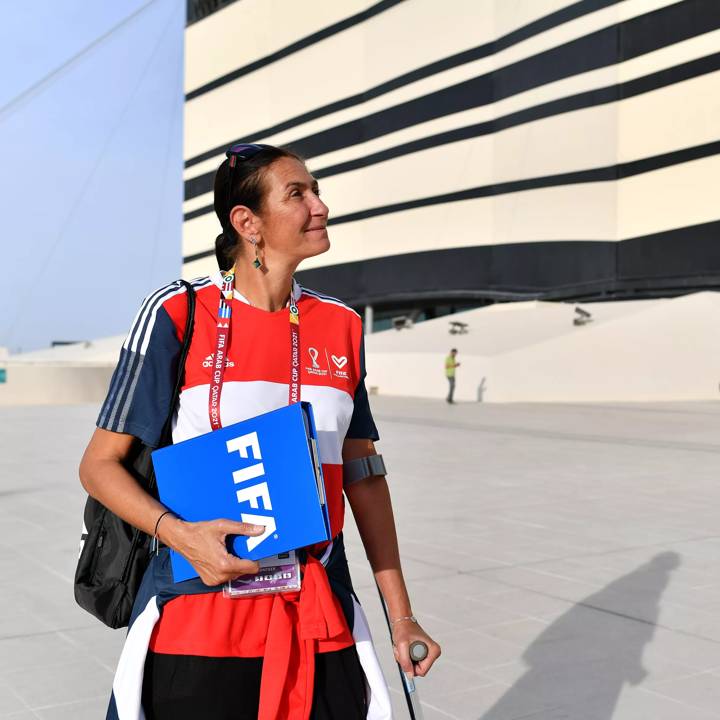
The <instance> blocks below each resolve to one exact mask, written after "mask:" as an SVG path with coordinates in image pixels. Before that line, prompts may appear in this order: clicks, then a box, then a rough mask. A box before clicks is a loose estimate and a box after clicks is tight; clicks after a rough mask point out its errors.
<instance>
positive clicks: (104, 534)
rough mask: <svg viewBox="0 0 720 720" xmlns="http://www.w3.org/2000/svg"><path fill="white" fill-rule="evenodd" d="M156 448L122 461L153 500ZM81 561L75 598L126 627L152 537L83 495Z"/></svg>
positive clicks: (181, 364)
mask: <svg viewBox="0 0 720 720" xmlns="http://www.w3.org/2000/svg"><path fill="white" fill-rule="evenodd" d="M181 282H182V284H183V285H184V286H185V290H186V291H187V302H188V313H187V321H186V323H185V335H184V337H183V346H182V351H181V353H180V359H179V361H178V369H177V378H176V380H175V389H174V391H173V396H172V402H171V403H170V412H169V414H168V417H167V419H166V420H165V424H164V425H163V430H162V433H161V435H160V445H159V447H164V446H166V445H170V444H172V419H173V415H174V413H175V406H176V405H177V402H178V398H179V396H180V388H181V387H182V383H183V377H184V374H185V359H186V358H187V354H188V350H189V349H190V342H191V340H192V332H193V321H194V319H195V291H194V290H193V288H192V286H191V285H190V283H187V282H185V281H184V280H182V281H181ZM154 449H155V448H152V447H150V446H148V445H145V444H144V443H142V442H140V441H139V440H137V441H136V442H135V443H134V444H133V446H132V449H131V451H130V454H129V455H128V457H127V458H126V459H125V461H124V463H123V464H124V465H125V468H126V469H127V470H128V472H130V474H131V475H132V476H133V477H134V478H135V480H137V482H138V483H139V484H140V486H141V487H143V488H144V489H145V490H146V491H147V492H149V493H150V494H151V495H153V496H156V490H155V472H154V470H153V465H152V460H151V458H150V453H151V452H152V451H153V450H154ZM83 520H84V528H83V530H85V529H87V530H86V531H85V532H84V533H83V535H82V537H81V539H80V557H79V559H78V565H77V569H76V571H75V600H77V602H78V605H80V607H81V608H83V610H87V611H88V612H89V613H91V614H92V615H94V616H95V617H96V618H98V620H101V621H102V622H103V623H105V625H107V626H109V627H111V628H121V627H125V626H126V625H127V624H128V622H129V621H130V613H131V612H132V607H133V603H134V602H135V597H136V595H137V592H138V589H139V588H140V583H141V581H142V578H143V575H144V574H145V570H146V569H147V566H148V564H149V563H150V553H151V544H152V538H151V537H150V536H149V535H147V534H146V533H144V532H143V531H142V530H138V529H137V528H135V527H133V526H132V525H129V524H128V523H126V522H125V521H124V520H122V519H121V518H119V517H118V516H117V515H115V514H114V513H113V512H111V511H110V510H108V509H107V508H106V507H105V506H104V505H103V504H101V503H100V502H98V501H97V500H95V498H93V497H88V499H87V502H86V503H85V512H84V514H83Z"/></svg>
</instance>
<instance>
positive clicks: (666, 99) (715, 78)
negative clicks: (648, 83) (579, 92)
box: [618, 38, 720, 189]
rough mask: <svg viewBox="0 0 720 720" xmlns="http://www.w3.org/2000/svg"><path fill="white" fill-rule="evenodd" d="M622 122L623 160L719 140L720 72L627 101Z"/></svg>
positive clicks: (621, 104) (621, 151)
mask: <svg viewBox="0 0 720 720" xmlns="http://www.w3.org/2000/svg"><path fill="white" fill-rule="evenodd" d="M719 40H720V38H719ZM718 47H720V45H718ZM619 121H620V136H619V151H618V154H619V157H620V159H621V162H627V161H628V160H637V159H639V158H645V157H652V156H653V155H660V154H661V153H666V152H671V151H672V150H680V149H682V148H686V147H692V146H694V145H702V144H704V143H709V142H714V141H716V140H719V139H720V71H718V72H714V73H711V74H709V75H704V76H702V77H698V78H694V79H692V80H686V81H685V82H681V83H676V84H675V85H669V86H668V87H665V88H661V89H659V90H655V91H653V92H651V93H646V94H644V95H638V96H636V97H634V98H628V99H627V100H623V101H622V102H621V103H619ZM719 189H720V188H719Z"/></svg>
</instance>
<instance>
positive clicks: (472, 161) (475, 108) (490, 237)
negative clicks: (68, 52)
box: [183, 0, 720, 306]
mask: <svg viewBox="0 0 720 720" xmlns="http://www.w3.org/2000/svg"><path fill="white" fill-rule="evenodd" d="M286 5H287V6H286ZM286 5H285V4H284V3H280V4H279V5H278V4H277V3H276V4H275V5H274V8H275V9H276V10H279V9H282V10H283V12H284V13H286V14H285V15H284V20H283V23H282V25H283V28H282V29H281V28H279V26H278V23H277V22H276V20H277V17H275V16H271V15H270V14H269V11H266V12H265V14H263V12H262V11H260V10H258V9H257V7H256V6H255V5H253V4H249V3H248V4H246V3H233V4H231V5H229V6H227V7H225V8H224V9H222V10H221V11H219V12H217V13H215V14H213V15H210V16H209V17H207V18H205V19H204V20H202V21H200V22H198V23H195V24H194V25H192V26H191V27H189V28H188V30H187V38H186V39H187V66H188V77H187V103H186V148H187V157H186V163H185V165H186V170H185V207H184V210H185V224H184V238H183V255H184V258H185V268H186V272H198V271H204V270H208V269H209V268H210V267H211V266H212V265H213V262H214V261H213V258H212V254H213V251H212V241H213V238H214V237H215V235H216V231H217V220H216V218H215V216H214V213H213V212H212V194H211V192H210V190H211V186H212V178H213V174H214V170H215V168H216V167H217V165H218V164H219V162H220V161H221V160H222V158H223V152H224V149H225V148H226V147H227V146H228V145H229V144H231V143H232V142H235V141H238V140H241V141H248V140H252V141H260V142H269V143H273V144H288V145H290V146H291V147H292V148H293V149H295V150H297V151H298V152H300V153H301V154H303V155H304V156H305V157H307V158H308V162H309V166H310V168H311V170H312V171H313V172H314V174H315V175H316V176H317V177H318V178H319V179H321V185H322V189H323V197H324V199H325V200H326V201H327V203H328V205H329V207H330V210H331V218H330V224H331V225H332V226H333V229H332V232H331V240H332V243H333V248H332V250H331V251H330V252H329V253H327V254H325V255H322V256H319V257H317V258H312V259H311V260H309V261H307V262H306V263H305V264H304V265H303V269H307V270H308V271H309V272H308V274H307V275H304V274H303V273H301V274H300V278H301V280H303V281H306V280H309V279H310V278H311V281H312V283H313V284H316V285H319V286H321V287H323V288H324V289H330V291H331V292H333V293H335V294H338V295H340V296H341V297H343V298H344V299H345V300H347V301H349V302H350V303H352V304H354V305H356V306H357V305H360V304H363V303H373V302H381V298H383V300H382V302H387V303H392V302H393V301H394V300H393V293H394V294H395V300H398V301H399V299H400V298H401V297H402V298H404V301H412V300H413V299H414V298H416V299H421V298H423V297H426V298H429V297H430V296H431V295H430V294H429V293H425V291H424V289H423V286H424V285H425V284H426V279H427V278H428V277H430V276H436V275H437V276H438V277H439V279H440V281H441V284H442V282H444V281H447V282H449V283H450V285H451V287H450V286H449V287H448V294H447V297H450V294H451V293H455V294H456V295H454V296H457V297H465V298H471V297H475V298H477V297H486V298H490V297H497V296H499V295H498V293H499V294H501V295H502V294H503V293H505V295H506V296H507V297H513V296H518V297H520V296H523V297H524V296H526V295H527V294H528V287H536V288H543V289H544V290H542V291H538V292H536V295H538V294H540V295H542V293H543V292H545V291H548V292H549V291H552V290H558V289H559V286H560V283H561V281H562V285H563V288H564V292H565V293H566V295H568V296H572V295H573V294H578V293H580V294H582V293H585V292H586V291H587V287H586V285H585V284H584V282H583V276H584V275H585V274H587V273H586V272H585V271H586V268H584V267H583V262H584V261H583V258H582V257H581V256H579V253H578V252H577V250H576V249H573V243H603V244H606V245H608V246H609V252H610V254H617V255H618V256H619V255H620V254H622V251H621V250H620V246H621V245H622V244H623V243H624V242H626V241H629V240H630V239H632V240H633V243H634V246H635V247H637V246H638V244H639V243H642V244H643V252H644V253H645V254H647V255H652V254H653V253H654V252H656V251H657V249H658V247H659V246H657V245H656V244H655V242H656V238H657V237H658V236H663V237H665V236H666V234H667V233H669V232H676V233H679V235H680V236H681V237H682V242H678V243H676V244H675V245H671V244H669V243H666V244H665V245H663V252H664V258H665V262H664V269H662V270H660V275H664V277H663V278H662V281H661V282H660V281H659V282H660V284H655V285H653V283H654V280H653V279H652V278H644V277H642V276H641V277H639V278H638V279H637V282H633V281H632V280H630V279H629V278H621V277H620V274H621V273H616V275H615V276H613V277H609V278H607V283H606V284H605V287H604V289H603V290H602V292H613V291H614V290H613V289H612V288H613V287H616V288H617V287H619V286H618V281H619V280H622V282H623V283H624V288H625V290H626V291H627V292H630V293H632V292H636V291H639V290H648V291H652V288H653V287H655V289H656V290H657V291H658V292H659V293H660V294H662V293H664V292H666V291H667V289H668V288H669V287H671V286H672V287H675V288H676V289H684V290H687V289H689V288H692V287H701V286H702V287H707V286H714V285H715V284H720V263H718V262H716V258H715V252H714V249H713V247H714V245H715V244H717V238H716V237H714V238H711V239H710V240H708V238H707V235H708V233H707V228H708V227H709V226H712V227H714V225H713V224H714V223H716V222H717V221H719V220H720V211H718V209H717V201H716V197H717V194H718V189H719V188H718V181H717V177H718V173H720V127H719V126H718V124H717V117H718V116H719V115H720V12H718V4H717V0H684V1H683V2H677V1H676V0H622V1H621V0H586V1H584V2H569V1H568V0H543V1H542V2H532V1H530V0H526V1H524V2H515V3H507V2H500V1H498V0H454V2H453V3H451V4H442V3H437V2H435V1H434V0H432V1H431V0H412V1H409V0H406V1H405V2H399V3H398V2H387V3H371V2H360V0H352V1H350V2H347V3H341V4H338V3H330V2H329V1H328V2H326V1H325V0H319V2H318V7H317V12H315V13H314V14H312V17H310V18H309V17H307V13H305V14H303V13H302V12H301V10H300V9H299V8H295V7H294V6H293V5H292V4H291V3H290V2H289V1H288V2H287V4H286ZM280 6H282V8H281V7H280ZM338 6H342V10H343V11H344V17H340V16H339V13H340V9H339V8H338ZM258 22H260V23H263V22H264V23H265V25H262V27H264V28H265V31H264V32H258V33H257V37H262V38H264V40H263V41H262V42H258V43H257V44H256V45H254V46H252V47H248V48H247V49H245V50H243V51H231V49H230V48H231V47H232V41H231V38H232V37H234V36H235V35H234V33H235V29H236V28H238V27H246V26H252V25H253V23H254V24H255V25H254V26H257V23H258ZM210 44H212V46H213V48H217V49H218V50H217V51H216V52H214V53H209V52H208V47H209V46H210ZM251 45H252V44H251ZM222 48H228V51H227V53H223V52H221V51H220V50H221V49H222ZM247 98H252V102H245V100H246V99H247ZM233 107H235V108H237V112H229V111H228V108H233ZM248 108H252V112H248V110H247V109H248ZM209 127H211V128H212V132H208V130H207V128H209ZM529 244H533V245H536V247H535V248H534V249H532V250H531V251H530V250H529V251H527V252H526V251H525V248H526V247H527V245H529ZM510 245H514V246H518V247H517V248H516V250H517V252H515V251H513V250H510V251H508V252H507V253H505V252H503V253H499V254H497V258H496V259H497V261H498V262H499V258H500V257H501V256H502V257H503V258H508V260H509V262H508V264H507V265H506V266H500V265H498V264H497V263H496V266H495V267H494V272H495V279H494V280H493V283H492V287H491V286H490V285H489V284H488V283H487V280H486V279H483V275H484V274H483V273H478V275H477V278H476V279H475V280H473V278H472V277H468V273H467V272H465V270H466V268H457V267H452V263H453V254H452V253H451V254H446V255H442V253H443V251H445V250H449V249H452V250H460V249H468V250H469V249H475V250H478V251H480V250H482V252H477V253H474V257H475V258H476V260H477V261H480V257H481V256H487V255H488V253H490V252H491V250H490V249H491V248H500V247H505V246H510ZM551 246H554V247H553V248H552V249H551ZM578 247H579V246H578ZM543 248H547V249H548V252H549V253H551V254H552V255H553V257H554V263H552V264H551V263H540V265H543V267H540V265H538V268H537V272H538V277H537V278H536V282H530V283H528V282H525V280H524V279H523V281H522V282H521V278H520V276H519V274H518V268H517V262H518V261H520V262H522V261H523V258H526V257H529V256H530V254H534V253H536V252H537V253H542V249H543ZM561 250H562V251H563V252H562V253H561V252H560V251H561ZM565 250H567V252H565ZM438 253H440V254H441V255H440V256H439V255H438ZM408 255H412V256H413V257H414V258H415V260H414V261H413V262H412V263H409V264H408V272H410V273H411V275H412V276H408V275H407V273H406V274H405V276H404V277H397V273H395V276H396V277H395V283H396V284H394V283H393V282H392V280H391V279H388V281H387V282H386V283H385V284H384V285H383V286H382V287H379V286H378V282H376V279H377V278H374V277H371V268H373V271H374V268H375V266H376V261H378V260H380V259H381V258H393V257H394V258H398V257H404V256H408ZM455 255H457V253H455ZM423 257H424V258H425V259H427V260H428V262H423ZM430 258H432V260H430ZM511 258H513V259H512V260H510V259H511ZM587 262H590V259H589V258H588V260H587ZM578 263H579V266H578ZM678 266H681V267H682V268H683V273H682V275H681V276H679V277H678V276H677V272H676V269H677V268H678ZM345 268H346V269H347V273H345V274H346V275H348V276H351V277H352V278H353V283H352V285H353V289H352V292H349V291H348V290H347V289H346V288H345V286H343V285H339V284H338V283H337V282H336V281H335V280H334V279H333V278H336V277H338V274H339V272H340V271H343V272H344V269H345ZM574 269H575V270H577V272H576V279H573V277H572V276H573V271H574ZM458 270H459V271H462V272H461V274H462V275H463V277H464V278H465V280H464V281H463V283H464V284H463V286H458V285H457V283H453V277H454V276H455V274H456V271H458ZM693 278H703V279H702V282H700V281H699V280H698V282H695V281H694V280H693ZM621 284H622V283H621ZM611 286H612V287H611ZM433 292H434V290H433ZM493 293H495V295H494V294H493ZM530 294H532V291H530Z"/></svg>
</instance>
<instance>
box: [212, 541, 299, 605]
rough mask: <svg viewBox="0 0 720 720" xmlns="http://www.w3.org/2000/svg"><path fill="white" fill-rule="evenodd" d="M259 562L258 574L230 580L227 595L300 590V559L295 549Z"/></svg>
mask: <svg viewBox="0 0 720 720" xmlns="http://www.w3.org/2000/svg"><path fill="white" fill-rule="evenodd" d="M258 562H259V563H260V570H259V571H258V573H257V575H241V576H240V577H237V578H235V579H234V580H230V582H228V583H227V585H226V586H225V588H224V589H223V593H224V595H225V597H229V598H243V597H248V596H251V595H265V594H268V593H277V592H295V591H297V590H300V583H301V579H300V560H299V559H298V556H297V552H295V550H291V551H290V552H286V553H280V554H279V555H271V556H270V557H266V558H263V559H262V560H259V561H258Z"/></svg>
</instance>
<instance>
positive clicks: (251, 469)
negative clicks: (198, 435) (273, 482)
mask: <svg viewBox="0 0 720 720" xmlns="http://www.w3.org/2000/svg"><path fill="white" fill-rule="evenodd" d="M226 445H227V451H228V452H229V453H231V452H239V453H240V457H242V458H248V457H249V455H248V451H250V452H251V453H252V457H253V459H254V460H262V453H261V452H260V442H259V441H258V436H257V433H256V432H251V433H248V434H247V435H241V436H240V437H237V438H233V439H232V440H228V441H227V442H226ZM264 475H265V467H264V466H263V464H262V462H257V463H255V464H254V465H248V466H247V467H245V468H242V469H241V470H235V472H233V482H234V483H235V484H236V485H241V486H242V487H241V488H240V489H239V490H238V491H237V493H236V494H237V501H238V502H239V503H240V504H243V503H249V504H250V507H251V508H253V509H254V510H260V509H261V508H260V503H262V510H266V511H267V510H269V511H272V503H271V501H270V490H269V489H268V484H267V482H265V481H259V480H258V482H255V483H253V484H250V481H251V480H257V479H259V478H262V477H263V476H264ZM240 518H241V520H242V521H243V522H245V523H252V524H253V525H264V526H265V532H264V533H263V534H262V535H258V536H257V537H249V538H247V548H248V551H251V550H254V549H255V548H256V547H257V546H258V545H259V544H260V543H261V542H263V541H264V540H266V539H267V538H268V537H269V536H270V535H272V534H273V533H274V532H275V530H276V529H277V524H276V522H275V518H274V517H272V516H271V515H254V514H252V513H241V514H240Z"/></svg>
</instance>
